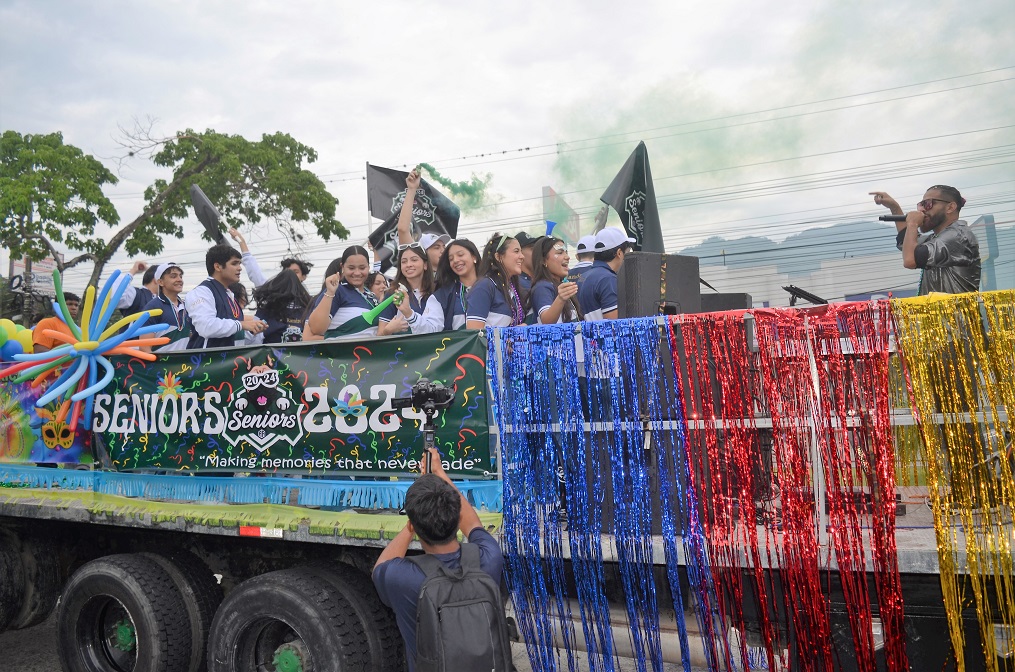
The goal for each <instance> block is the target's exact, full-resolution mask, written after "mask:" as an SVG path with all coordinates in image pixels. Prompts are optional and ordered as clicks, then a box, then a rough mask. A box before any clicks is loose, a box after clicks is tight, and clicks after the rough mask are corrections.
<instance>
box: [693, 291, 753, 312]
mask: <svg viewBox="0 0 1015 672" xmlns="http://www.w3.org/2000/svg"><path fill="white" fill-rule="evenodd" d="M753 307H754V300H753V299H752V298H751V295H750V294H708V293H705V294H702V295H701V312H703V313H718V312H721V311H724V310H747V309H749V308H753Z"/></svg>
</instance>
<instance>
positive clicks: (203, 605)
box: [141, 549, 222, 672]
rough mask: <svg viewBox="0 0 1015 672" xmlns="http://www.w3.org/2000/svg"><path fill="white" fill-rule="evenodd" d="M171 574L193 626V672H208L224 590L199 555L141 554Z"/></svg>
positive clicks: (191, 638) (186, 552) (191, 669)
mask: <svg viewBox="0 0 1015 672" xmlns="http://www.w3.org/2000/svg"><path fill="white" fill-rule="evenodd" d="M141 555H142V556H144V557H146V558H149V559H150V560H151V561H152V562H154V563H156V564H157V565H159V566H160V567H162V569H164V570H165V571H166V573H167V574H169V578H171V579H172V580H173V583H174V584H175V585H176V588H177V590H179V591H180V596H181V597H182V598H183V607H184V609H186V611H187V621H188V623H189V625H190V665H189V666H188V667H187V669H188V670H189V671H190V672H205V670H207V669H208V648H207V646H208V632H209V631H210V629H211V621H212V619H213V618H214V617H215V611H216V610H217V609H218V608H219V605H220V604H221V603H222V587H221V586H219V584H218V581H216V580H215V576H214V575H213V574H212V573H211V570H210V569H208V566H207V565H206V564H204V562H202V561H201V560H200V559H199V558H198V557H197V556H196V555H194V554H193V553H190V552H189V551H184V550H178V549H174V550H171V551H165V552H162V553H141Z"/></svg>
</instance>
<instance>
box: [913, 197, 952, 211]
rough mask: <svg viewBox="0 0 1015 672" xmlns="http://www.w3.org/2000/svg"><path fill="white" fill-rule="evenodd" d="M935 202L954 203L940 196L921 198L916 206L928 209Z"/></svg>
mask: <svg viewBox="0 0 1015 672" xmlns="http://www.w3.org/2000/svg"><path fill="white" fill-rule="evenodd" d="M935 202H937V203H954V201H946V200H944V199H941V198H925V199H924V200H922V201H920V202H919V203H917V204H916V207H918V208H923V209H924V210H930V209H931V208H933V207H934V203H935Z"/></svg>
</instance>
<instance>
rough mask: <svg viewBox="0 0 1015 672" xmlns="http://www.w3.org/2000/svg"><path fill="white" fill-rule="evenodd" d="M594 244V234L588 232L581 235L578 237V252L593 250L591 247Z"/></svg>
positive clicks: (583, 252)
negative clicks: (585, 234)
mask: <svg viewBox="0 0 1015 672" xmlns="http://www.w3.org/2000/svg"><path fill="white" fill-rule="evenodd" d="M595 246H596V236H595V234H594V233H590V234H589V235H587V236H582V237H581V238H579V239H578V254H585V253H586V252H595V249H593V248H594V247H595Z"/></svg>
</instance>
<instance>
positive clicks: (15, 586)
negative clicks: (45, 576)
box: [0, 530, 25, 632]
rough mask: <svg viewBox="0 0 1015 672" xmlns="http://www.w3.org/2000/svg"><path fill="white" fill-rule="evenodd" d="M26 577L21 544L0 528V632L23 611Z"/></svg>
mask: <svg viewBox="0 0 1015 672" xmlns="http://www.w3.org/2000/svg"><path fill="white" fill-rule="evenodd" d="M24 577H25V575H24V567H23V566H22V564H21V544H19V543H18V539H17V537H15V536H14V535H13V534H11V533H10V532H7V531H6V530H0V632H3V631H4V630H6V629H7V627H8V626H9V625H10V624H11V621H13V620H14V617H15V616H17V615H18V612H19V611H21V596H22V595H23V594H24V592H25V578H24Z"/></svg>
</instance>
